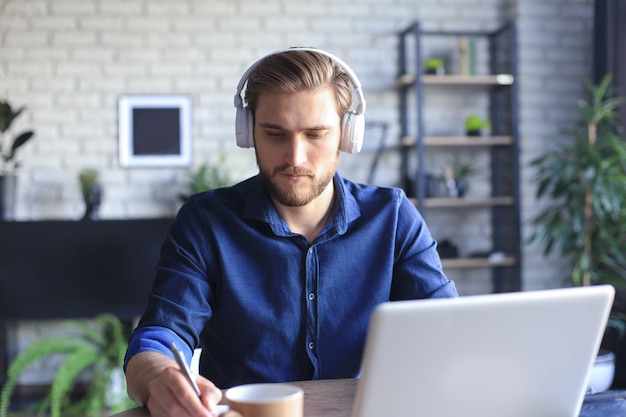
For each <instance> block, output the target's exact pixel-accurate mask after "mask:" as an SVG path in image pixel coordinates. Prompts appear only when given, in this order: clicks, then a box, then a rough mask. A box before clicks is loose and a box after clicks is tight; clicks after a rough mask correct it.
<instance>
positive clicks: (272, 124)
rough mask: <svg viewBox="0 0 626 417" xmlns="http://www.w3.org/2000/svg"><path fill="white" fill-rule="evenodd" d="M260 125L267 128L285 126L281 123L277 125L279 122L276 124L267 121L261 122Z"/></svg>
mask: <svg viewBox="0 0 626 417" xmlns="http://www.w3.org/2000/svg"><path fill="white" fill-rule="evenodd" d="M259 126H261V127H265V128H268V129H282V128H283V127H282V126H281V125H277V124H274V123H267V122H264V123H259Z"/></svg>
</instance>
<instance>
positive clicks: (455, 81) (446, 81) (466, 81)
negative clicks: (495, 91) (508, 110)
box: [397, 74, 515, 87]
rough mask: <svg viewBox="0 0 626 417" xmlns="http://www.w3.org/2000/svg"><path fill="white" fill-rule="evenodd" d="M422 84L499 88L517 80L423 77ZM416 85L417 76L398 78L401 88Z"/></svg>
mask: <svg viewBox="0 0 626 417" xmlns="http://www.w3.org/2000/svg"><path fill="white" fill-rule="evenodd" d="M420 79H421V81H422V84H429V85H456V86H464V85H465V86H471V85H478V86H481V85H482V86H498V85H512V84H513V82H514V81H515V78H514V77H513V76H512V75H511V74H497V75H422V76H420ZM414 83H415V75H412V74H403V75H401V76H399V77H398V81H397V84H398V86H399V87H402V86H405V87H407V86H411V85H413V84H414Z"/></svg>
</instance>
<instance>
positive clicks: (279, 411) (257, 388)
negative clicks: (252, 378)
mask: <svg viewBox="0 0 626 417" xmlns="http://www.w3.org/2000/svg"><path fill="white" fill-rule="evenodd" d="M224 396H225V398H226V402H227V403H228V406H229V407H230V409H231V410H234V411H237V412H238V413H239V414H241V415H242V416H243V417H302V414H303V409H304V391H303V390H302V388H300V387H297V386H295V385H290V384H247V385H239V386H236V387H233V388H230V389H228V390H226V393H225V395H224Z"/></svg>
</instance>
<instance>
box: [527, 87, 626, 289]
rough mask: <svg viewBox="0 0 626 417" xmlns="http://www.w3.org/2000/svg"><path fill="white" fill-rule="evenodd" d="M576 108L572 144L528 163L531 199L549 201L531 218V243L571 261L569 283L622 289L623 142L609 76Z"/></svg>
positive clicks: (625, 266)
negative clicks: (578, 117)
mask: <svg viewBox="0 0 626 417" xmlns="http://www.w3.org/2000/svg"><path fill="white" fill-rule="evenodd" d="M585 82H586V84H587V87H588V89H589V92H590V95H591V97H590V101H589V102H586V101H583V100H581V101H580V103H579V105H580V108H581V110H582V113H583V115H584V123H583V126H581V128H580V129H577V130H576V131H575V132H574V137H573V138H572V141H571V142H568V143H565V144H564V145H563V146H562V147H560V148H559V149H556V150H554V151H551V152H548V153H546V154H544V155H542V156H540V157H539V158H537V159H535V160H534V161H532V162H531V166H532V167H533V168H534V169H535V177H534V178H535V180H536V182H537V189H536V196H537V198H538V199H542V198H547V199H549V203H548V204H547V205H546V206H545V208H543V209H542V210H541V211H540V212H539V214H538V215H537V216H536V217H535V218H534V219H533V220H532V224H533V226H534V228H535V230H534V233H533V234H532V235H531V241H541V242H543V244H544V254H546V255H547V254H549V253H551V252H552V251H554V250H556V251H558V252H559V253H560V254H561V255H564V256H567V257H568V258H569V259H571V279H572V282H573V284H574V285H590V284H592V283H602V282H609V283H612V284H614V285H615V286H617V287H626V285H625V284H626V239H625V238H624V237H625V236H626V210H624V207H626V141H624V138H623V137H622V138H621V137H620V134H621V131H622V128H621V126H619V125H618V124H617V113H616V111H615V109H616V108H617V107H618V106H620V105H621V104H623V103H624V102H625V98H623V97H610V96H609V93H610V91H609V85H610V82H611V77H610V76H605V77H604V78H603V79H602V81H601V82H600V83H599V84H598V85H597V86H594V85H592V84H591V82H590V81H589V80H585Z"/></svg>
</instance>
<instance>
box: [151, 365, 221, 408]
mask: <svg viewBox="0 0 626 417" xmlns="http://www.w3.org/2000/svg"><path fill="white" fill-rule="evenodd" d="M203 379H204V378H203ZM205 381H206V382H205ZM205 381H203V387H205V389H206V387H207V386H209V384H210V385H213V384H211V383H210V382H209V381H207V380H206V379H205ZM213 387H214V386H213ZM148 389H149V391H150V397H149V399H148V402H147V404H146V405H147V407H148V410H149V411H150V415H151V416H152V417H213V416H214V414H213V413H212V412H210V411H209V410H208V408H207V406H208V401H209V400H210V399H212V398H214V397H215V394H214V393H208V394H203V398H204V397H205V396H206V398H207V404H204V403H203V401H200V398H198V396H197V395H196V393H195V392H194V390H193V388H192V387H191V385H190V384H189V381H187V380H186V379H185V376H184V375H183V373H182V372H181V371H180V370H179V369H178V368H177V367H169V368H166V369H165V370H163V372H162V373H161V375H159V376H158V377H157V378H155V379H153V380H152V381H150V383H149V385H148ZM202 390H203V389H202V388H201V391H202ZM218 391H219V390H218Z"/></svg>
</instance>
